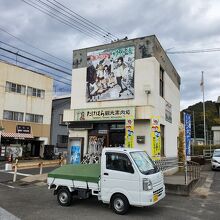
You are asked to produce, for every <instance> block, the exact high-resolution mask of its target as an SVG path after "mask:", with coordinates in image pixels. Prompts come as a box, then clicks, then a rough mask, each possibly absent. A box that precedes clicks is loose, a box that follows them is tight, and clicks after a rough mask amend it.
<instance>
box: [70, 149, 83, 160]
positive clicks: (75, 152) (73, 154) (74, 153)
mask: <svg viewBox="0 0 220 220" xmlns="http://www.w3.org/2000/svg"><path fill="white" fill-rule="evenodd" d="M80 158H81V149H80V146H71V148H70V163H71V164H80Z"/></svg>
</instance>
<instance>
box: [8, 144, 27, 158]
mask: <svg viewBox="0 0 220 220" xmlns="http://www.w3.org/2000/svg"><path fill="white" fill-rule="evenodd" d="M22 153H23V148H22V146H21V145H16V144H11V145H10V146H7V147H6V156H7V157H8V156H11V155H13V158H18V157H22Z"/></svg>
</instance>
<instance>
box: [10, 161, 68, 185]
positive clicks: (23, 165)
mask: <svg viewBox="0 0 220 220" xmlns="http://www.w3.org/2000/svg"><path fill="white" fill-rule="evenodd" d="M64 164H66V160H65V159H64V158H63V157H61V159H59V160H51V161H36V162H35V161H32V162H19V160H18V159H16V160H15V163H12V169H13V170H14V176H13V182H16V179H17V171H18V170H22V169H31V168H38V167H39V169H40V172H39V174H42V172H43V167H51V166H57V165H59V166H62V165H64Z"/></svg>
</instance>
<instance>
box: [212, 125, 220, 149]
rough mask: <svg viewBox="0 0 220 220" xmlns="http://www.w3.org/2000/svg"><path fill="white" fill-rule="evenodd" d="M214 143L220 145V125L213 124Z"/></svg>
mask: <svg viewBox="0 0 220 220" xmlns="http://www.w3.org/2000/svg"><path fill="white" fill-rule="evenodd" d="M212 131H213V144H214V145H220V126H212Z"/></svg>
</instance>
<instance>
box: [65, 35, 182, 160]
mask: <svg viewBox="0 0 220 220" xmlns="http://www.w3.org/2000/svg"><path fill="white" fill-rule="evenodd" d="M179 115H180V77H179V75H178V73H177V71H176V70H175V68H174V66H173V65H172V63H171V62H170V60H169V58H168V57H167V55H166V53H165V52H164V50H163V48H162V47H161V45H160V43H159V41H158V40H157V38H156V37H155V36H148V37H143V38H137V39H132V40H126V41H117V42H114V43H111V44H107V45H101V46H97V47H91V48H85V49H80V50H75V51H73V71H72V94H71V109H70V110H65V111H64V121H66V122H68V124H69V146H70V150H69V152H70V155H72V156H73V155H74V152H75V151H77V152H78V155H80V157H82V155H84V154H85V153H90V154H91V153H100V152H101V149H102V148H103V147H110V146H111V147H114V146H122V147H134V148H140V149H143V150H146V151H147V152H148V153H149V154H150V155H151V156H164V157H177V143H178V134H179V132H178V125H179V122H180V116H179Z"/></svg>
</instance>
